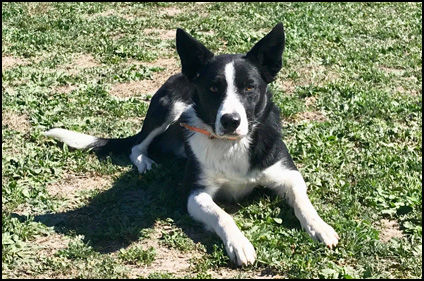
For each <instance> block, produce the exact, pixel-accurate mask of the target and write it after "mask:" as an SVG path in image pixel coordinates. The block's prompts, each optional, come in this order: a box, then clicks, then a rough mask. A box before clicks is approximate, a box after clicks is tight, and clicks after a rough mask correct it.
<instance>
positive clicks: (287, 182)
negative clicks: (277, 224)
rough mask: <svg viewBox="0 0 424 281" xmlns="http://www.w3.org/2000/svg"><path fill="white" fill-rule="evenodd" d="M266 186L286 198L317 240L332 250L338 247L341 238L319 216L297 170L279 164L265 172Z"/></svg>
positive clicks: (302, 223) (303, 226)
mask: <svg viewBox="0 0 424 281" xmlns="http://www.w3.org/2000/svg"><path fill="white" fill-rule="evenodd" d="M264 175H265V176H264V184H265V185H267V186H269V187H270V188H272V189H274V190H275V191H276V192H277V193H278V194H279V195H280V196H282V197H285V198H286V200H287V202H288V203H289V205H290V206H292V207H293V209H294V213H295V215H296V217H297V218H298V219H299V221H300V224H301V225H302V228H303V229H304V230H306V232H307V233H308V234H309V235H310V236H311V237H312V238H314V239H315V240H319V241H321V242H323V243H325V244H326V245H327V246H328V247H330V248H332V247H334V246H336V245H337V243H338V241H339V239H340V238H339V236H338V234H337V233H336V231H335V230H334V229H333V228H332V227H331V226H330V225H328V224H327V223H326V222H324V221H323V220H322V219H321V217H320V216H319V215H318V213H317V211H316V210H315V208H314V206H313V205H312V203H311V201H310V200H309V198H308V195H307V193H306V183H305V181H304V180H303V177H302V175H301V174H300V173H299V171H297V170H292V169H286V168H285V167H284V165H283V164H281V162H277V163H276V164H274V165H272V166H271V167H269V168H267V169H266V170H265V171H264Z"/></svg>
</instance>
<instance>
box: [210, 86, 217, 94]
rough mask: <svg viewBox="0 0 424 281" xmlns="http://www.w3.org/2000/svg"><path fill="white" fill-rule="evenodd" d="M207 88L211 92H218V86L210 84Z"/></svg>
mask: <svg viewBox="0 0 424 281" xmlns="http://www.w3.org/2000/svg"><path fill="white" fill-rule="evenodd" d="M209 90H210V91H211V92H212V93H216V92H218V88H217V87H216V86H211V87H210V88H209Z"/></svg>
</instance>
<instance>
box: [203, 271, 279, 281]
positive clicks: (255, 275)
mask: <svg viewBox="0 0 424 281" xmlns="http://www.w3.org/2000/svg"><path fill="white" fill-rule="evenodd" d="M208 273H210V274H211V276H212V278H214V279H239V278H246V279H247V278H248V279H282V278H287V277H284V276H282V275H280V274H277V273H275V272H272V271H270V270H266V269H265V270H253V271H252V270H249V271H246V270H243V269H233V268H219V269H217V270H214V271H208Z"/></svg>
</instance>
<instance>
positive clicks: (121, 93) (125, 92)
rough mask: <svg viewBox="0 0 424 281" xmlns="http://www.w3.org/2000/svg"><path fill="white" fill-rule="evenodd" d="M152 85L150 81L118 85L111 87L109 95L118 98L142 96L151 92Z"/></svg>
mask: <svg viewBox="0 0 424 281" xmlns="http://www.w3.org/2000/svg"><path fill="white" fill-rule="evenodd" d="M149 84H150V85H149ZM153 84H155V83H153V82H152V81H151V80H142V81H129V82H125V83H119V84H115V85H113V86H112V89H111V90H110V94H111V95H113V96H115V97H118V98H128V97H136V96H143V95H146V94H149V93H151V92H152V91H153V87H154V86H152V85H153Z"/></svg>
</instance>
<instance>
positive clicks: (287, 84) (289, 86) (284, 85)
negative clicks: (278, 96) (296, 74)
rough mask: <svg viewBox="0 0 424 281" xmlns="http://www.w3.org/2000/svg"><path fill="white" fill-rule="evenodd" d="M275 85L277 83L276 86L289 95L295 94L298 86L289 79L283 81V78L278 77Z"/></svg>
mask: <svg viewBox="0 0 424 281" xmlns="http://www.w3.org/2000/svg"><path fill="white" fill-rule="evenodd" d="M275 83H276V86H277V87H278V88H280V89H281V90H282V91H283V93H285V94H288V95H292V94H294V91H295V89H296V85H295V84H294V82H293V81H292V80H288V79H287V80H283V78H281V77H277V79H276V80H275Z"/></svg>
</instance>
